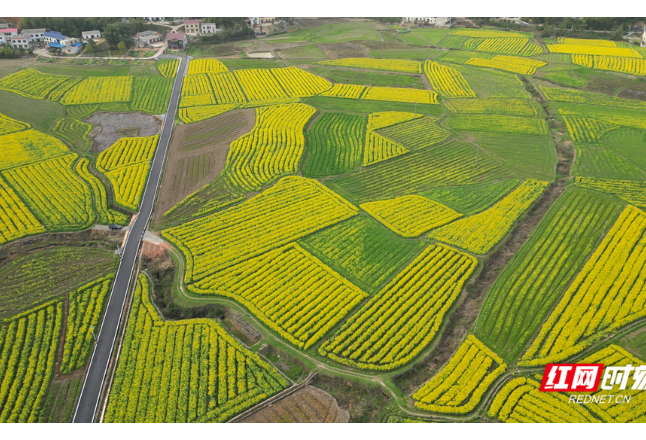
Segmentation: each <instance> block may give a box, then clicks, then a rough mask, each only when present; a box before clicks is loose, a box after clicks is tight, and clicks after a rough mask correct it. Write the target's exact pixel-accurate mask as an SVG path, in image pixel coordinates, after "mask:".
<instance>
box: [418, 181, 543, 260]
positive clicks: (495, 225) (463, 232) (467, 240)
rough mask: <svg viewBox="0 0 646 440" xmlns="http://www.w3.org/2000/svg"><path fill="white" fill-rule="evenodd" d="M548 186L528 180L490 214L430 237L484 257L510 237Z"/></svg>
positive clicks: (450, 227) (461, 222) (434, 233)
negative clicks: (515, 226) (508, 235)
mask: <svg viewBox="0 0 646 440" xmlns="http://www.w3.org/2000/svg"><path fill="white" fill-rule="evenodd" d="M546 186H547V182H540V181H538V180H526V181H525V182H523V183H522V184H521V185H520V186H519V187H518V188H516V189H515V190H514V191H512V192H511V193H510V194H509V195H508V196H507V197H505V198H504V199H502V200H501V201H500V202H498V203H496V204H495V205H494V206H492V207H491V208H489V209H487V210H486V211H483V212H481V213H480V214H476V215H473V216H471V217H466V218H463V219H460V220H457V221H455V222H453V223H451V224H449V225H447V226H443V227H441V228H439V229H436V230H434V231H432V232H431V233H430V234H429V237H431V238H434V239H436V240H439V241H442V242H444V243H448V244H451V245H454V246H457V247H460V248H462V249H466V250H467V251H469V252H473V253H476V254H482V255H484V254H486V253H488V252H489V251H490V250H491V249H492V248H493V247H494V246H495V245H496V244H497V243H498V242H499V241H500V240H502V238H503V237H504V236H505V235H507V233H508V232H509V230H510V229H511V228H512V226H513V225H514V223H515V222H516V220H518V218H519V217H520V216H521V215H522V214H523V213H524V212H525V211H526V210H527V209H528V208H529V207H530V206H531V205H532V203H534V201H535V200H536V199H538V197H539V196H540V195H541V194H542V193H543V190H544V189H545V187H546Z"/></svg>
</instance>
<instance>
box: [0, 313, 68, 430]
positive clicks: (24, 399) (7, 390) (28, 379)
mask: <svg viewBox="0 0 646 440" xmlns="http://www.w3.org/2000/svg"><path fill="white" fill-rule="evenodd" d="M62 320H63V303H62V301H60V300H58V301H53V302H51V303H48V304H44V305H42V306H40V307H37V308H35V309H32V310H30V311H28V312H25V313H24V314H21V315H17V316H14V317H13V318H11V319H10V320H7V321H5V322H6V323H7V324H8V325H5V326H3V327H1V328H0V349H1V350H2V351H1V352H0V373H2V374H1V375H0V377H1V378H2V380H1V384H0V408H2V409H1V410H0V422H2V423H7V422H8V423H16V422H21V423H23V422H37V421H38V417H39V415H40V408H41V407H42V405H43V403H44V398H45V393H46V391H47V387H48V386H49V382H50V380H51V377H52V372H53V369H54V362H55V359H56V349H57V347H58V340H59V337H60V332H61V324H62Z"/></svg>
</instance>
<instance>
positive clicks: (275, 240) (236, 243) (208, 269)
mask: <svg viewBox="0 0 646 440" xmlns="http://www.w3.org/2000/svg"><path fill="white" fill-rule="evenodd" d="M356 214H357V209H356V208H355V207H354V206H352V205H350V204H349V203H347V202H346V201H345V200H343V199H341V198H340V197H339V196H337V195H336V194H334V193H333V192H331V191H329V190H328V189H326V188H325V187H323V186H322V185H321V184H319V183H318V182H316V181H314V180H310V179H305V178H301V177H284V178H283V179H281V180H280V181H279V182H278V183H276V184H275V185H274V186H272V187H271V188H270V189H268V190H266V191H264V192H262V193H261V194H259V195H257V196H256V197H254V198H252V199H249V200H247V201H246V202H244V203H241V204H240V205H237V206H234V207H232V208H229V209H227V210H225V211H222V212H219V213H216V214H211V215H209V216H207V217H204V218H201V219H198V220H194V221H192V222H189V223H186V224H184V225H181V226H177V227H174V228H170V229H166V230H165V231H163V235H164V237H166V238H167V239H168V240H170V241H171V242H172V243H174V244H175V245H177V246H178V247H179V248H180V250H181V251H182V253H183V254H184V256H185V258H186V260H187V267H186V273H185V277H184V278H185V282H186V283H187V284H191V285H192V284H193V283H197V282H199V281H200V280H202V279H203V278H205V277H207V276H209V274H211V273H213V272H214V271H217V270H222V269H225V268H227V267H229V266H232V265H234V264H236V263H239V262H241V261H243V260H246V259H248V258H251V257H254V256H257V255H260V254H262V253H264V252H267V251H269V250H271V249H275V248H277V247H280V246H284V245H286V244H287V243H289V242H291V241H294V240H297V239H299V238H301V237H304V236H305V235H308V234H310V233H312V232H315V231H317V230H319V229H322V228H324V227H326V226H331V225H333V224H335V223H338V222H340V221H342V220H345V219H347V218H350V217H352V216H354V215H356ZM232 225H234V226H233V227H232ZM190 288H191V289H192V290H196V289H195V288H194V287H192V286H190ZM198 293H200V292H198ZM205 293H207V294H208V293H209V292H205Z"/></svg>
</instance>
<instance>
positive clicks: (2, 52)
mask: <svg viewBox="0 0 646 440" xmlns="http://www.w3.org/2000/svg"><path fill="white" fill-rule="evenodd" d="M3 58H4V59H11V58H16V53H15V52H14V51H13V50H11V48H10V47H9V46H6V45H4V44H3V45H2V46H1V48H0V59H3Z"/></svg>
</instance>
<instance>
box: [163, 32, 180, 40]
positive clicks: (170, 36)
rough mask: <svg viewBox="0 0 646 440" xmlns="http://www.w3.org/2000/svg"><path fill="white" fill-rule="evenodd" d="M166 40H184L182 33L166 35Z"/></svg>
mask: <svg viewBox="0 0 646 440" xmlns="http://www.w3.org/2000/svg"><path fill="white" fill-rule="evenodd" d="M166 39H167V40H169V41H170V40H183V39H184V32H170V33H169V34H167V35H166Z"/></svg>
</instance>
